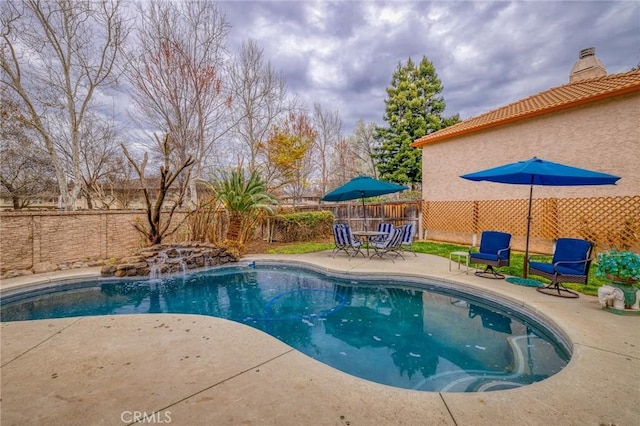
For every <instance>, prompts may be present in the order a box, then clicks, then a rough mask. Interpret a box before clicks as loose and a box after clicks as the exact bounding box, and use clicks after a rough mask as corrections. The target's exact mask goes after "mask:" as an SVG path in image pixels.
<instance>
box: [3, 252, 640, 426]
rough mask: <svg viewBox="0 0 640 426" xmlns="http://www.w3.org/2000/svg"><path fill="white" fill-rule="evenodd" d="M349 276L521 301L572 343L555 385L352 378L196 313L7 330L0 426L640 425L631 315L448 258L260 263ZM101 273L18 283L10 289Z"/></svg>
mask: <svg viewBox="0 0 640 426" xmlns="http://www.w3.org/2000/svg"><path fill="white" fill-rule="evenodd" d="M253 260H256V261H258V262H260V261H264V260H269V261H293V262H303V263H307V264H310V265H314V266H315V267H317V268H323V269H328V270H332V271H337V272H347V273H353V274H358V273H362V274H364V273H366V274H372V273H383V272H384V273H390V274H409V275H415V276H428V277H432V278H434V279H436V280H447V281H453V282H456V283H460V284H462V285H465V286H468V287H470V288H473V289H474V290H476V291H478V292H479V293H482V294H485V295H492V294H493V295H501V296H503V297H507V298H509V299H512V300H514V301H518V302H520V303H522V304H524V305H525V306H527V307H528V308H530V309H532V310H534V311H536V312H539V313H540V314H542V315H544V316H545V317H546V318H548V319H550V320H551V321H553V322H554V323H556V324H558V326H560V328H561V329H562V330H563V331H564V332H565V333H566V335H567V336H568V337H569V338H570V340H571V341H572V344H573V356H572V359H571V361H570V362H569V364H568V365H567V367H566V368H565V369H563V370H562V371H561V372H559V373H558V374H556V375H554V376H552V377H550V378H548V379H546V380H543V381H541V382H538V383H535V384H532V385H528V386H524V387H522V388H518V389H512V390H505V391H494V392H486V393H437V392H419V391H411V390H405V389H397V388H393V387H389V386H384V385H380V384H377V383H372V382H368V381H364V380H361V379H358V378H356V377H353V376H350V375H347V374H345V373H342V372H340V371H337V370H335V369H333V368H331V367H329V366H327V365H324V364H321V363H319V362H316V361H314V360H313V359H311V358H309V357H307V356H306V355H303V354H301V353H299V352H297V351H295V350H293V349H292V348H291V347H289V346H287V345H285V344H284V343H282V342H280V341H278V340H276V339H274V338H272V337H270V336H268V335H266V334H264V333H262V332H260V331H258V330H255V329H253V328H250V327H248V326H244V325H242V324H238V323H234V322H230V321H226V320H223V319H219V318H211V317H204V316H196V315H172V314H158V315H123V316H103V317H79V318H66V319H57V320H41V321H24V322H3V323H2V326H1V332H2V334H1V336H0V342H1V355H2V358H1V363H0V364H1V367H0V374H1V385H2V386H1V388H0V392H1V400H0V401H1V406H0V410H1V411H0V413H1V414H0V422H1V424H2V425H3V426H8V425H24V424H34V425H40V424H42V425H94V424H95V425H122V424H132V423H135V421H136V420H138V421H139V423H156V424H157V423H166V424H172V425H190V426H191V425H219V424H228V425H237V424H243V425H289V424H292V425H293V424H295V425H351V426H355V425H433V424H442V425H460V426H462V425H469V426H472V425H473V426H475V425H548V424H553V425H596V426H599V425H618V426H624V425H631V426H635V425H637V424H639V423H640V317H630V316H619V315H614V314H612V313H609V312H605V311H603V310H602V309H601V308H600V305H599V303H598V300H597V298H595V297H592V296H585V295H580V298H579V299H570V300H567V299H561V298H556V297H551V296H547V295H544V294H540V293H538V292H537V291H535V289H533V288H530V287H521V286H517V285H513V284H509V283H507V282H505V281H503V280H489V279H483V278H478V277H476V276H474V275H473V274H472V273H471V271H470V275H466V274H465V273H464V265H463V267H462V268H461V269H457V267H456V266H455V264H454V267H453V269H452V271H449V260H448V259H443V258H440V257H436V256H430V255H423V254H419V255H418V256H417V257H414V256H413V255H411V254H409V255H408V256H406V260H404V261H403V260H398V261H396V262H395V263H392V262H391V261H390V260H389V259H373V260H369V259H362V258H354V259H351V260H350V261H349V260H347V258H346V256H344V255H343V254H338V255H337V256H336V258H335V259H333V258H332V257H331V253H330V252H320V253H313V254H305V255H288V256H284V255H277V256H276V255H259V256H258V255H256V256H248V257H245V258H243V259H242V262H250V261H253ZM70 275H74V276H75V277H95V276H97V275H99V268H91V269H88V270H72V271H67V272H57V273H50V274H41V275H38V276H35V275H34V276H29V277H19V278H13V279H9V280H3V281H2V282H0V289H2V291H3V292H4V291H6V290H9V289H15V288H19V287H23V286H31V285H34V284H37V283H46V282H55V280H57V279H61V278H68V277H69V276H70Z"/></svg>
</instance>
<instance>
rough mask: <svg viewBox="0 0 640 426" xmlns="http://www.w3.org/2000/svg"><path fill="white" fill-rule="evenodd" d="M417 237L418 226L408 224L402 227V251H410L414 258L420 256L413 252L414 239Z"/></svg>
mask: <svg viewBox="0 0 640 426" xmlns="http://www.w3.org/2000/svg"><path fill="white" fill-rule="evenodd" d="M415 235H416V226H415V225H414V224H413V223H408V224H406V225H403V226H402V242H401V243H400V247H401V248H402V251H410V252H411V253H413V255H414V256H416V257H418V255H417V254H416V253H415V252H414V251H413V237H414V236H415Z"/></svg>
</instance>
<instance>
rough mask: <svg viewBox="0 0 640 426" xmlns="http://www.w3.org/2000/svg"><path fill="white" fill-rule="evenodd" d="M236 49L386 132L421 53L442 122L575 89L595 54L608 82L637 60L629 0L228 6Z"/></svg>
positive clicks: (310, 99)
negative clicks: (388, 114)
mask: <svg viewBox="0 0 640 426" xmlns="http://www.w3.org/2000/svg"><path fill="white" fill-rule="evenodd" d="M219 5H220V9H221V10H222V11H224V12H225V13H226V16H227V20H228V21H229V22H230V23H231V25H232V29H231V32H230V39H229V41H230V50H231V51H233V50H234V49H236V51H237V47H238V46H239V45H240V43H241V42H242V40H246V39H247V38H253V39H255V40H257V41H258V43H259V44H260V46H261V47H262V48H263V49H264V52H265V57H266V58H268V59H269V60H270V61H271V63H272V65H273V66H274V68H276V69H277V70H279V71H280V72H281V73H282V76H283V78H284V79H285V81H286V82H287V85H288V88H289V91H290V92H292V93H295V94H297V95H298V96H299V97H300V98H301V99H302V100H304V102H306V104H307V105H308V107H309V108H311V106H312V105H313V103H316V102H317V103H320V104H321V105H322V106H323V107H324V108H325V109H328V110H332V111H334V110H338V111H339V112H340V114H341V116H342V118H343V120H344V123H345V131H346V132H347V133H348V132H350V131H351V130H352V129H353V127H354V125H355V123H356V121H357V120H358V119H364V120H365V121H367V122H369V121H374V122H376V123H378V124H380V125H383V124H384V122H383V121H382V117H383V115H384V99H385V97H386V92H385V89H386V88H387V87H388V86H389V84H390V82H391V78H392V76H393V73H394V71H395V70H396V68H397V66H398V63H400V62H402V63H406V61H407V59H408V58H409V57H411V58H412V59H413V60H414V61H415V62H418V61H419V60H420V59H422V57H423V56H426V57H427V58H428V59H429V60H430V61H431V62H433V64H434V66H435V68H436V71H437V73H438V76H439V78H440V79H441V81H442V84H443V86H444V91H443V93H442V95H443V96H444V99H445V102H446V103H447V110H446V114H447V115H452V114H455V113H460V115H461V117H462V118H469V117H471V116H474V115H478V114H481V113H483V112H487V111H489V110H492V109H495V108H497V107H499V106H502V105H506V104H508V103H511V102H514V101H517V100H519V99H521V98H524V97H527V96H529V95H532V94H535V93H537V92H540V91H542V90H546V89H548V88H551V87H555V86H559V85H562V84H565V83H567V82H568V76H569V71H570V70H571V67H572V66H573V64H574V63H575V61H576V60H577V59H578V52H579V51H580V50H581V49H583V48H586V47H591V46H593V47H596V55H597V56H598V57H599V58H600V59H601V60H602V61H603V63H604V64H605V66H606V67H607V70H608V71H609V72H610V73H617V72H625V71H628V70H629V69H631V67H633V66H635V65H637V64H638V63H640V58H639V54H640V50H639V49H640V45H639V39H638V34H639V33H640V4H638V3H637V2H633V1H618V2H606V1H543V2H540V1H515V2H506V1H494V2H480V1H458V2H441V1H436V2H421V1H418V2H405V1H393V2H378V1H376V2H371V1H340V2H307V1H304V2H296V1H256V2H252V1H247V2H245V1H240V2H221V3H219Z"/></svg>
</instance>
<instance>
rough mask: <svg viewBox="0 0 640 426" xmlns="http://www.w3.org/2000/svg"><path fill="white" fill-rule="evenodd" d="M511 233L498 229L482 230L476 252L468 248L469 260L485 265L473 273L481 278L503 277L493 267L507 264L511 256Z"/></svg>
mask: <svg viewBox="0 0 640 426" xmlns="http://www.w3.org/2000/svg"><path fill="white" fill-rule="evenodd" d="M510 243H511V234H507V233H506V232H498V231H484V232H482V236H481V237H480V247H479V248H478V251H477V252H474V251H472V250H473V247H471V248H470V249H469V262H470V263H476V264H483V265H486V268H485V270H484V271H476V272H475V274H476V275H477V276H479V277H483V278H493V279H504V275H503V274H501V273H499V272H498V271H496V270H495V269H494V267H495V268H499V267H501V266H509V262H510V260H511V259H510V258H511V246H510V245H509V244H510Z"/></svg>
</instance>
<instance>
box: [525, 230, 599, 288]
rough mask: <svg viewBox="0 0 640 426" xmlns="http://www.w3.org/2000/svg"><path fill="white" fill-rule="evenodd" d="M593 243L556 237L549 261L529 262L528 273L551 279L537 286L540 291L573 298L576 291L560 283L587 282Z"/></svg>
mask: <svg viewBox="0 0 640 426" xmlns="http://www.w3.org/2000/svg"><path fill="white" fill-rule="evenodd" d="M592 250H593V244H591V243H590V242H589V241H586V240H580V239H576V238H558V241H556V250H555V252H554V253H553V259H552V260H551V263H545V262H529V274H531V275H538V276H540V277H544V278H547V279H549V280H551V283H550V284H549V285H547V286H546V287H538V288H536V290H538V291H539V292H540V293H544V294H548V295H551V296H557V297H568V298H572V299H575V298H577V297H579V295H578V293H576V292H574V291H571V290H569V289H568V288H566V287H565V286H563V285H562V283H576V284H587V279H588V277H589V268H590V267H591V261H592V259H591V252H592Z"/></svg>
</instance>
